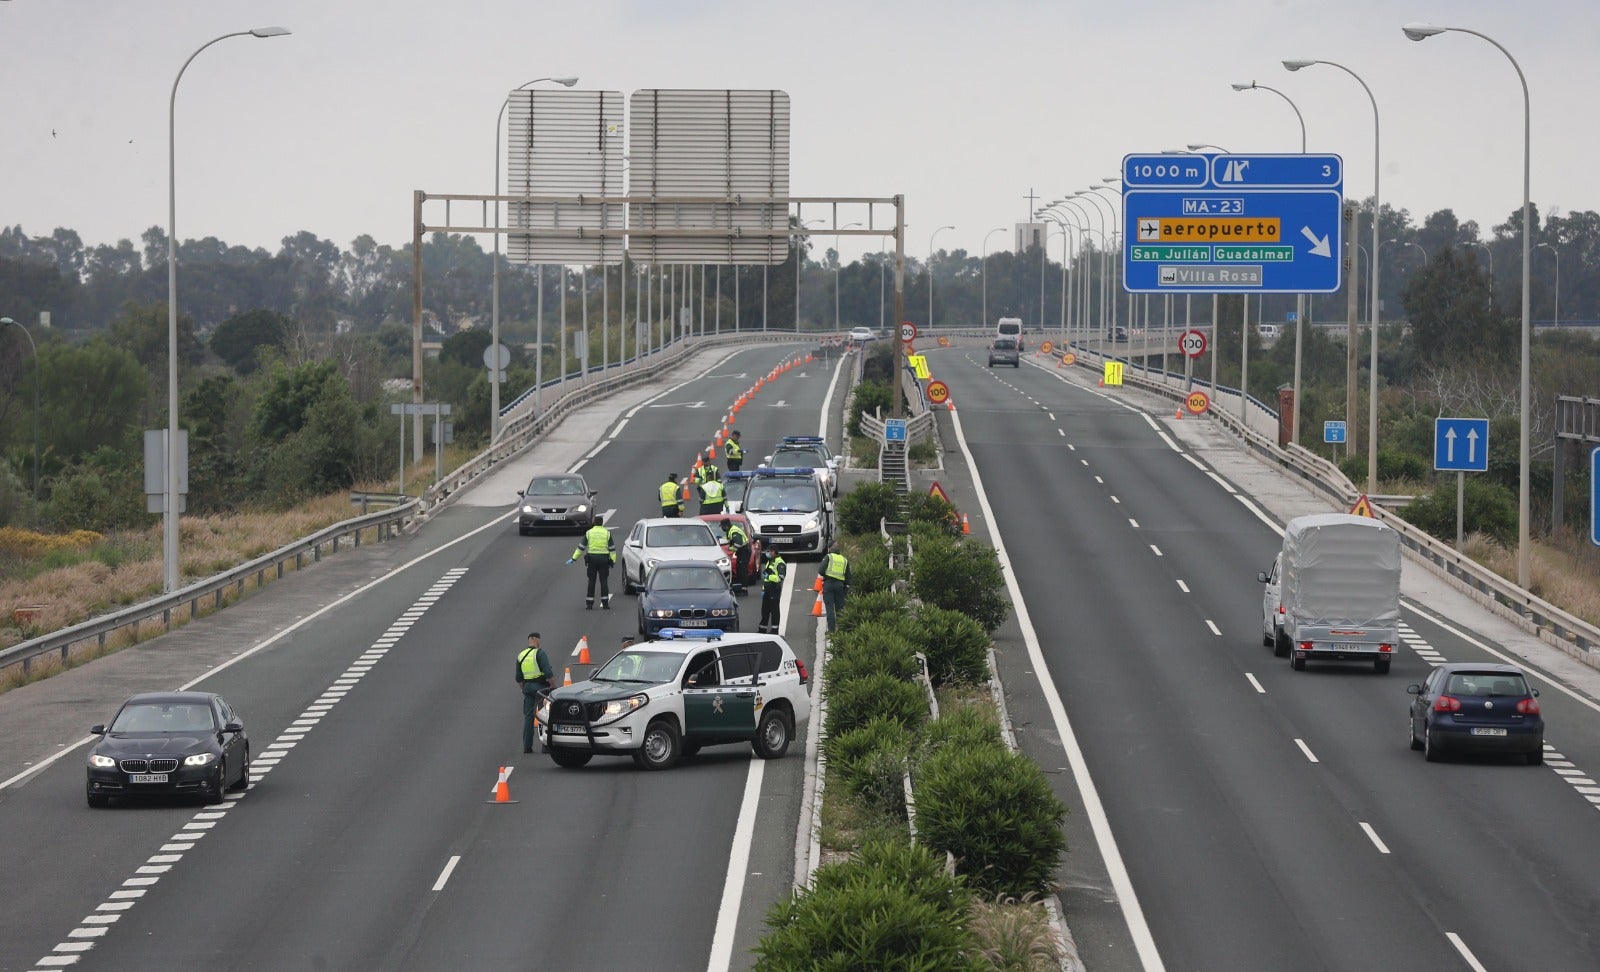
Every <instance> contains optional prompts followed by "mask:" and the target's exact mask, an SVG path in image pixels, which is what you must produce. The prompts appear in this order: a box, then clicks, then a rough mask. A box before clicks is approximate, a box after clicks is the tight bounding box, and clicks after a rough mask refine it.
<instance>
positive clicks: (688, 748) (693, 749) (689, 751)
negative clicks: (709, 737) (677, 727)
mask: <svg viewBox="0 0 1600 972" xmlns="http://www.w3.org/2000/svg"><path fill="white" fill-rule="evenodd" d="M699 753H700V744H699V743H696V742H686V743H684V744H683V748H682V749H680V750H679V751H678V755H680V756H697V755H699Z"/></svg>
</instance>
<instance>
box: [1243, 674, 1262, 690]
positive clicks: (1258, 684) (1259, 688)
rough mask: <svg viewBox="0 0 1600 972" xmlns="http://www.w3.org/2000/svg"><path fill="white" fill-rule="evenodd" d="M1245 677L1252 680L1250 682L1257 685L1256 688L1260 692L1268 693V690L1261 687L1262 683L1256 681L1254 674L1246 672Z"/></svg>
mask: <svg viewBox="0 0 1600 972" xmlns="http://www.w3.org/2000/svg"><path fill="white" fill-rule="evenodd" d="M1244 677H1245V678H1247V679H1249V680H1250V684H1251V685H1252V686H1254V687H1255V690H1256V692H1257V693H1258V694H1260V695H1266V694H1267V690H1266V689H1264V688H1262V687H1261V683H1260V682H1258V681H1256V677H1255V676H1254V675H1252V674H1250V673H1249V672H1245V673H1244Z"/></svg>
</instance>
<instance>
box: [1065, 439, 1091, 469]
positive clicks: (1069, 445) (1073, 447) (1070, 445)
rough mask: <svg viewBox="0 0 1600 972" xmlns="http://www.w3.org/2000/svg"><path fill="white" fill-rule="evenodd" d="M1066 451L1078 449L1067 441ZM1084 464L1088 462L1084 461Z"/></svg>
mask: <svg viewBox="0 0 1600 972" xmlns="http://www.w3.org/2000/svg"><path fill="white" fill-rule="evenodd" d="M1067 451H1068V452H1077V451H1078V447H1077V446H1075V445H1073V444H1072V443H1070V442H1068V443H1067ZM1084 465H1085V466H1087V465H1088V463H1084Z"/></svg>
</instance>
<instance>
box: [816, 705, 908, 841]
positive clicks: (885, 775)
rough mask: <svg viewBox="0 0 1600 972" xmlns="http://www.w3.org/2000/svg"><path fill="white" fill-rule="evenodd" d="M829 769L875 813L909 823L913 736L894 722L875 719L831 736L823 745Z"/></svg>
mask: <svg viewBox="0 0 1600 972" xmlns="http://www.w3.org/2000/svg"><path fill="white" fill-rule="evenodd" d="M822 748H823V751H824V752H826V753H827V756H828V769H829V771H830V772H832V773H834V774H836V778H837V779H838V781H839V782H840V783H843V784H844V786H845V788H846V789H848V790H849V791H850V792H851V793H853V794H855V795H856V796H857V797H859V798H860V799H861V800H863V801H865V802H866V804H867V805H868V806H870V807H871V808H872V809H873V810H875V811H878V812H880V813H888V814H891V815H893V816H895V817H897V818H900V819H902V820H903V819H905V815H906V795H905V785H904V783H903V782H902V781H903V778H904V775H905V769H906V758H907V756H908V755H909V754H910V751H911V735H910V733H908V732H906V728H905V726H902V725H901V724H900V723H898V722H894V721H892V720H890V719H873V720H872V721H870V722H868V723H867V724H866V725H864V726H862V727H860V728H859V729H851V730H850V731H848V732H841V733H840V734H839V735H837V736H829V737H828V739H827V740H826V741H825V742H824V743H823V747H822Z"/></svg>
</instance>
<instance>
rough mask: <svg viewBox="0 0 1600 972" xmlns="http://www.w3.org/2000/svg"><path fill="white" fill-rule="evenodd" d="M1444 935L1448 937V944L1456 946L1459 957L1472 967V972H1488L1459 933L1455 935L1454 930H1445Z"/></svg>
mask: <svg viewBox="0 0 1600 972" xmlns="http://www.w3.org/2000/svg"><path fill="white" fill-rule="evenodd" d="M1444 937H1446V938H1448V939H1450V944H1452V945H1454V946H1455V947H1456V951H1457V952H1459V953H1461V958H1462V959H1463V960H1464V961H1465V962H1466V963H1467V965H1469V966H1471V967H1472V972H1488V970H1487V969H1485V968H1484V967H1483V965H1482V963H1480V962H1479V961H1478V957H1477V956H1476V955H1473V954H1472V949H1470V948H1468V947H1467V943H1466V942H1464V941H1462V940H1461V936H1460V935H1457V934H1456V933H1455V932H1445V933H1444Z"/></svg>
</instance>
